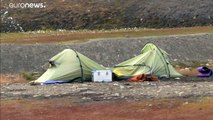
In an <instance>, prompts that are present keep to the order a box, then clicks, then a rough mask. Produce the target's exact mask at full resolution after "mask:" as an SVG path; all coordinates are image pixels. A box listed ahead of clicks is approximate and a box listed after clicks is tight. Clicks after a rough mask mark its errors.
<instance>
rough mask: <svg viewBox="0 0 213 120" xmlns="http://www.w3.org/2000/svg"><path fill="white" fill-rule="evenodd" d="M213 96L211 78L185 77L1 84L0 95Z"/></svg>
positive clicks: (88, 98) (81, 98) (97, 98)
mask: <svg viewBox="0 0 213 120" xmlns="http://www.w3.org/2000/svg"><path fill="white" fill-rule="evenodd" d="M207 96H208V97H213V78H192V77H185V78H181V79H180V80H174V79H168V80H161V81H158V82H149V81H145V82H126V81H121V82H111V83H93V82H89V83H71V84H54V85H37V86H31V85H29V84H23V83H22V84H21V83H19V84H18V83H17V84H3V85H2V86H1V99H20V98H25V99H51V98H62V97H71V98H72V99H76V101H78V102H90V101H103V100H106V101H108V100H119V99H123V100H124V99H126V100H141V99H152V98H198V97H207Z"/></svg>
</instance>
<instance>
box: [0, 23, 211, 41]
mask: <svg viewBox="0 0 213 120" xmlns="http://www.w3.org/2000/svg"><path fill="white" fill-rule="evenodd" d="M198 33H213V27H212V26H209V27H191V28H166V29H131V30H122V29H121V30H111V31H37V32H24V33H1V43H20V44H23V43H27V44H33V43H63V42H72V43H75V42H84V41H88V40H89V39H97V38H115V37H121V38H122V37H123V38H125V37H146V36H163V35H184V34H198Z"/></svg>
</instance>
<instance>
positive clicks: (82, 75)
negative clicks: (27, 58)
mask: <svg viewBox="0 0 213 120" xmlns="http://www.w3.org/2000/svg"><path fill="white" fill-rule="evenodd" d="M73 51H74V52H75V54H76V57H77V58H78V61H79V64H80V68H81V82H83V79H84V74H83V68H82V64H81V59H80V57H79V55H78V53H77V52H76V51H75V50H73Z"/></svg>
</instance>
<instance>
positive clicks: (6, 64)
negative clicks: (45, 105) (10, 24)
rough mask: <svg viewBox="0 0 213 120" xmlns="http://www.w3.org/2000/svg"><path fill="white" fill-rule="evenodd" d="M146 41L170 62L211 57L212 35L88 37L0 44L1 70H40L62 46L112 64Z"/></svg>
mask: <svg viewBox="0 0 213 120" xmlns="http://www.w3.org/2000/svg"><path fill="white" fill-rule="evenodd" d="M147 42H153V43H155V44H156V45H157V46H159V47H160V48H162V49H164V50H165V51H167V52H168V53H169V54H170V58H171V61H174V60H176V61H179V62H184V63H186V61H207V60H208V59H213V56H212V55H213V47H212V46H213V34H198V35H186V36H164V37H144V38H113V39H102V40H91V41H90V42H86V43H82V44H66V45H64V44H63V45H60V44H34V45H17V44H0V47H1V58H3V59H1V73H20V72H22V71H36V72H37V71H41V70H42V68H41V66H42V65H44V64H45V63H46V62H47V61H48V60H49V59H50V58H51V57H53V56H54V55H55V54H57V53H59V52H61V51H62V50H64V49H66V48H71V49H75V50H77V51H78V52H80V53H82V54H84V55H86V56H88V57H89V58H91V59H92V60H94V61H96V62H98V63H100V64H102V65H104V66H106V67H112V66H114V65H116V64H118V63H120V62H122V61H124V60H127V59H130V58H132V57H134V56H135V55H138V54H139V53H140V50H141V49H142V48H143V46H144V45H145V44H146V43H147Z"/></svg>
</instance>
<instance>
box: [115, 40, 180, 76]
mask: <svg viewBox="0 0 213 120" xmlns="http://www.w3.org/2000/svg"><path fill="white" fill-rule="evenodd" d="M113 72H114V73H115V74H116V75H117V76H118V77H131V76H135V75H139V74H152V75H155V76H158V77H163V76H164V77H179V76H182V75H181V74H179V73H177V72H176V70H175V69H174V68H173V66H172V65H171V64H170V63H169V59H168V53H166V52H165V51H164V50H162V49H160V48H158V47H157V46H155V45H154V44H153V43H148V44H146V45H145V46H144V48H143V49H142V50H141V54H140V55H138V56H136V57H133V58H131V59H129V60H126V61H124V62H122V63H120V64H118V65H116V66H114V69H113Z"/></svg>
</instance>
